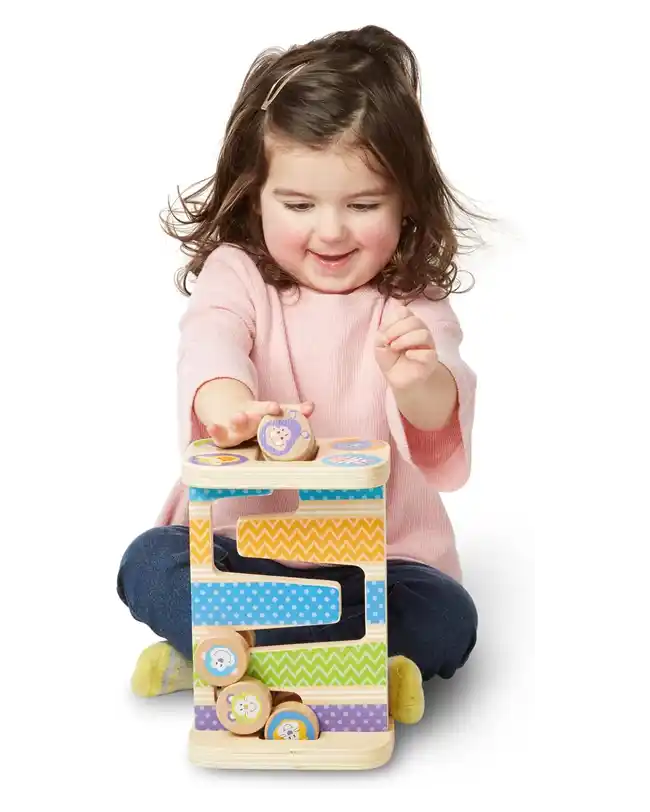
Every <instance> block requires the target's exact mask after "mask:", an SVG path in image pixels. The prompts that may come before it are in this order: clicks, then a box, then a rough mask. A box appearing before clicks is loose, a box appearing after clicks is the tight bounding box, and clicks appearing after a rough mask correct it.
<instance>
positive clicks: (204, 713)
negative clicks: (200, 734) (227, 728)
mask: <svg viewBox="0 0 650 812" xmlns="http://www.w3.org/2000/svg"><path fill="white" fill-rule="evenodd" d="M194 727H195V728H196V729H197V730H223V729H224V726H223V725H222V724H221V722H220V721H219V720H218V719H217V709H216V708H215V707H214V705H195V706H194Z"/></svg>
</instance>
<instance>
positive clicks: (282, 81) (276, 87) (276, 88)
mask: <svg viewBox="0 0 650 812" xmlns="http://www.w3.org/2000/svg"><path fill="white" fill-rule="evenodd" d="M306 64H307V63H306V62H302V63H301V64H300V65H296V67H295V68H291V70H289V71H287V72H286V73H285V74H283V75H282V76H281V77H280V78H279V79H278V80H277V81H276V82H274V83H273V85H272V87H271V89H270V90H269V92H268V95H267V97H266V98H265V99H264V103H263V104H262V108H261V109H262V110H268V108H269V105H270V104H271V102H273V100H274V99H275V98H276V97H277V95H278V93H279V92H280V91H281V90H282V88H283V87H284V86H285V85H286V83H287V82H288V81H289V80H290V79H292V78H293V77H294V76H295V75H296V74H297V73H298V71H301V70H302V69H303V68H304V67H305V65H306Z"/></svg>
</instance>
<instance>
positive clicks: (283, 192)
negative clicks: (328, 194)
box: [273, 188, 387, 200]
mask: <svg viewBox="0 0 650 812" xmlns="http://www.w3.org/2000/svg"><path fill="white" fill-rule="evenodd" d="M273 194H274V195H277V196H278V197H303V198H305V199H307V200H314V198H313V197H312V196H311V195H308V194H305V192H297V191H296V190H295V189H284V188H277V189H274V190H273ZM386 194H387V192H386V190H385V189H362V190H361V191H360V192H356V193H355V194H353V195H348V196H347V198H346V199H347V200H352V199H353V198H355V197H385V196H386Z"/></svg>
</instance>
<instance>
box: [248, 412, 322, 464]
mask: <svg viewBox="0 0 650 812" xmlns="http://www.w3.org/2000/svg"><path fill="white" fill-rule="evenodd" d="M257 442H258V443H259V444H260V448H261V450H262V454H263V455H264V457H265V458H266V459H267V460H274V461H276V462H295V461H297V460H305V461H306V460H313V459H314V457H315V456H316V452H317V450H318V449H317V446H316V438H315V437H314V434H313V432H312V430H311V426H310V425H309V420H307V418H306V417H305V416H304V415H303V414H301V412H300V410H299V409H295V408H292V407H290V406H287V407H285V408H283V409H282V415H270V414H267V415H265V416H264V417H263V418H262V419H261V420H260V424H259V427H258V429H257Z"/></svg>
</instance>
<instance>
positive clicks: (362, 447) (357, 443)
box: [332, 437, 382, 451]
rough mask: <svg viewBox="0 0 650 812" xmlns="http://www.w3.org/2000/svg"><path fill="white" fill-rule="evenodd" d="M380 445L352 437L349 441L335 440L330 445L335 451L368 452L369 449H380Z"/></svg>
mask: <svg viewBox="0 0 650 812" xmlns="http://www.w3.org/2000/svg"><path fill="white" fill-rule="evenodd" d="M381 445H382V444H381V443H379V442H377V441H376V440H360V439H358V438H357V437H352V438H350V439H349V440H337V441H336V442H335V443H332V448H334V449H336V450H337V451H369V450H370V449H371V448H381Z"/></svg>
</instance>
